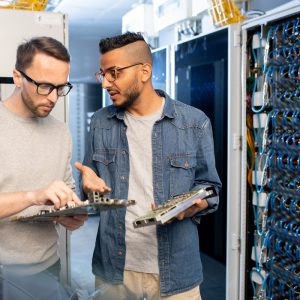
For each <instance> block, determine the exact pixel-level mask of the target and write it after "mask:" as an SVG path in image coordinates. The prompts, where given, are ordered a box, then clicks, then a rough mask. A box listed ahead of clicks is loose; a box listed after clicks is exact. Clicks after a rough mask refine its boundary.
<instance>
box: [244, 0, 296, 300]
mask: <svg viewBox="0 0 300 300" xmlns="http://www.w3.org/2000/svg"><path fill="white" fill-rule="evenodd" d="M299 9H300V3H299V1H292V2H290V3H288V4H287V5H284V6H281V7H279V8H278V9H274V10H272V11H270V12H269V13H268V14H267V15H265V16H264V17H260V18H258V19H256V20H254V21H250V22H248V23H246V24H245V25H244V26H243V27H242V29H243V30H242V40H243V47H242V61H243V64H242V66H243V68H242V70H243V72H242V74H243V77H242V94H243V111H242V115H243V123H242V124H243V136H244V139H243V146H244V151H243V164H242V168H243V170H242V178H243V182H244V183H246V182H247V184H243V185H242V198H241V199H242V214H241V219H244V220H246V222H244V223H243V224H242V228H241V231H242V237H244V239H243V240H242V247H241V253H242V255H241V272H240V282H241V287H240V299H300V286H299V283H300V277H299V274H300V252H299V249H300V237H299V236H298V231H300V227H299V226H300V219H299V218H300V209H299V203H300V201H299V197H300V190H299V170H300V169H299V168H298V163H299V149H298V141H299V137H300V136H299V129H300V127H299V126H300V123H299V118H298V115H299V109H300V100H299V99H300V98H299V76H300V72H299V63H300V54H299V52H300V39H299V37H300V36H299V33H300V19H299V17H300V15H299Z"/></svg>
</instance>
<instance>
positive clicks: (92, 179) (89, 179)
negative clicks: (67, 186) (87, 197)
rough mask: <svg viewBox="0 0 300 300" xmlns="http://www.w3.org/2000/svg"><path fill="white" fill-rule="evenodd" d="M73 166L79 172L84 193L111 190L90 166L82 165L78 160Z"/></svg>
mask: <svg viewBox="0 0 300 300" xmlns="http://www.w3.org/2000/svg"><path fill="white" fill-rule="evenodd" d="M74 166H75V167H76V169H77V170H79V171H80V172H81V176H82V189H83V191H84V192H85V193H86V194H87V193H90V192H99V193H101V194H106V193H108V192H111V188H110V187H109V186H107V185H106V183H105V182H104V180H103V179H102V178H100V177H98V176H97V174H96V173H95V172H94V171H93V170H92V169H91V168H89V167H87V166H84V165H83V164H81V163H80V162H75V164H74Z"/></svg>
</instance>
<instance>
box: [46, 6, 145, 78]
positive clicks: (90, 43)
mask: <svg viewBox="0 0 300 300" xmlns="http://www.w3.org/2000/svg"><path fill="white" fill-rule="evenodd" d="M49 2H50V3H51V1H49ZM141 2H145V1H141V0H81V1H80V0H61V1H59V4H58V5H57V6H56V7H55V9H54V10H53V11H55V12H61V13H64V14H66V15H67V16H68V23H69V49H70V53H71V56H72V63H71V80H72V82H95V81H94V75H93V74H94V73H95V71H97V70H98V69H99V66H98V57H99V51H98V44H99V40H100V39H101V38H105V37H108V36H113V35H116V34H120V33H121V30H122V16H123V15H124V14H125V13H127V12H128V11H129V10H130V9H131V8H132V7H134V6H135V5H137V4H138V3H141Z"/></svg>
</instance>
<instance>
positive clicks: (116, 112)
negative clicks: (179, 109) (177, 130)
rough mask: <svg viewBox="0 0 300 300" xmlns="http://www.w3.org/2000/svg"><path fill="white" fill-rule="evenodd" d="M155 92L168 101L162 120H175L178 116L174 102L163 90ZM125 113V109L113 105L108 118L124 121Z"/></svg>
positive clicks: (109, 109)
mask: <svg viewBox="0 0 300 300" xmlns="http://www.w3.org/2000/svg"><path fill="white" fill-rule="evenodd" d="M155 91H156V93H157V95H159V96H160V97H164V98H165V99H166V101H165V106H164V109H163V116H162V119H163V118H164V117H168V118H170V119H173V118H175V117H176V115H177V114H176V109H175V105H174V103H173V102H172V100H171V98H170V97H169V95H167V94H166V93H165V92H164V91H162V90H155ZM124 113H125V110H124V109H122V108H118V107H115V106H113V105H111V106H109V107H108V116H107V118H113V117H116V118H118V119H120V120H124Z"/></svg>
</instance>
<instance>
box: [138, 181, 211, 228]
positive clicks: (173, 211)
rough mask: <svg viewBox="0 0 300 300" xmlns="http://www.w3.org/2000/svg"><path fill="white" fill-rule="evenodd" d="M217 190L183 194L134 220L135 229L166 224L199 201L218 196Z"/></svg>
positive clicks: (209, 189)
mask: <svg viewBox="0 0 300 300" xmlns="http://www.w3.org/2000/svg"><path fill="white" fill-rule="evenodd" d="M216 195H217V193H216V191H215V189H214V188H213V187H211V186H209V187H205V188H201V189H199V190H197V191H192V192H188V193H183V194H180V195H178V196H174V197H172V198H171V199H169V200H167V201H166V202H165V203H164V204H162V205H159V206H157V207H156V208H154V209H153V210H152V211H151V212H149V213H148V214H146V215H144V216H142V217H139V218H137V219H135V220H134V222H133V227H134V228H138V227H144V226H149V225H156V224H165V223H166V222H168V221H170V220H171V219H172V218H174V217H176V216H177V215H178V214H179V213H181V212H182V211H184V210H186V209H187V208H189V207H190V206H192V205H193V204H194V201H195V200H197V199H207V198H211V197H214V196H216Z"/></svg>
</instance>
